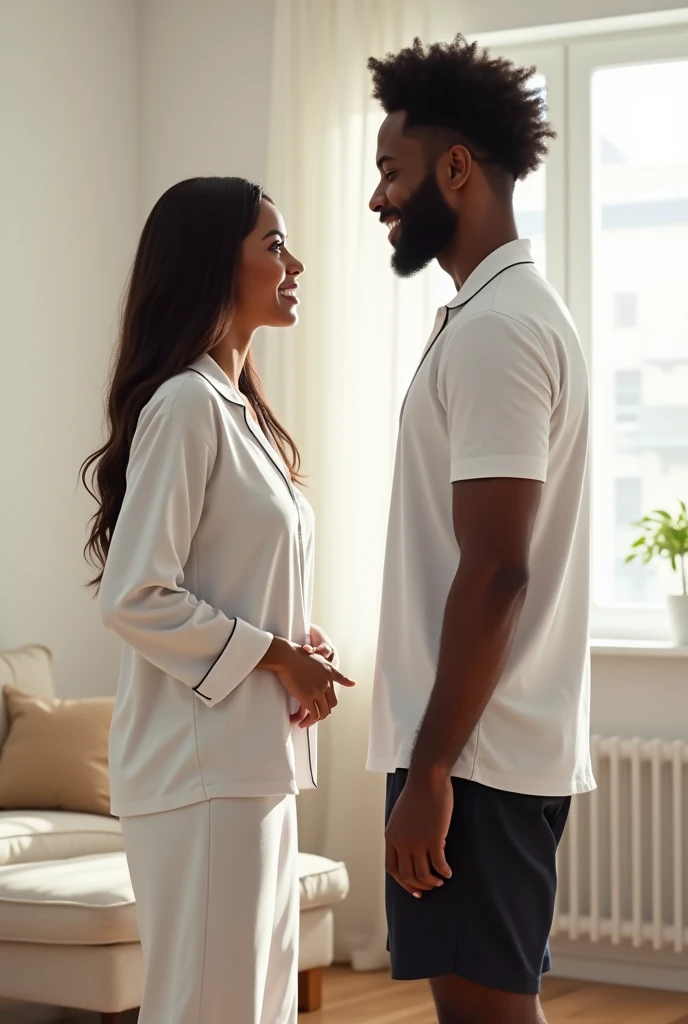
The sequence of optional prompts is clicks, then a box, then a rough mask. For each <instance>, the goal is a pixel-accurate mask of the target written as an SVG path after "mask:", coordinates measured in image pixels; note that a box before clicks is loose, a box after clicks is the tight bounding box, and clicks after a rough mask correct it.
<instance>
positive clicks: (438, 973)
mask: <svg viewBox="0 0 688 1024" xmlns="http://www.w3.org/2000/svg"><path fill="white" fill-rule="evenodd" d="M369 67H370V69H371V70H372V73H373V81H374V95H375V97H376V98H377V99H378V100H379V101H380V103H381V104H382V106H383V108H384V110H385V112H386V114H387V117H386V120H385V121H384V123H383V125H382V127H381V129H380V134H379V140H378V154H377V164H378V167H379V169H380V182H379V185H378V186H377V188H376V189H375V193H374V195H373V197H372V199H371V201H370V207H371V209H372V210H373V211H374V212H375V213H376V214H378V215H379V217H380V220H381V221H383V222H385V223H386V224H387V225H388V226H389V227H390V229H391V230H390V235H389V239H390V242H391V244H392V246H393V248H394V254H393V256H392V265H393V267H394V269H395V270H396V272H397V273H398V274H399V275H401V276H402V277H408V276H411V275H412V274H415V273H416V272H417V271H419V270H421V269H422V268H423V267H425V266H426V265H427V264H428V263H429V262H430V261H431V260H432V259H437V260H438V262H439V264H440V266H441V267H442V269H443V270H445V271H446V272H447V273H448V274H449V275H450V276H451V277H452V278H453V279H454V281H455V283H456V286H457V288H458V294H457V296H456V298H455V299H453V300H452V301H451V302H450V303H449V304H448V306H447V307H446V308H443V309H441V310H440V312H439V315H438V318H437V322H436V325H435V329H434V330H433V333H432V335H431V340H430V342H429V343H428V345H427V347H426V349H425V352H424V354H423V357H422V359H421V362H420V366H419V368H418V370H417V372H416V375H415V377H414V379H413V381H412V383H411V386H410V389H409V391H408V394H407V396H406V400H405V403H404V407H403V410H402V416H401V425H400V435H399V444H398V449H397V457H396V469H395V476H394V487H393V496H392V506H391V515H390V523H389V534H388V541H387V554H386V562H385V578H384V588H383V600H382V616H381V625H380V639H379V648H378V661H377V669H376V679H375V692H374V700H373V718H372V729H371V740H370V756H369V768H370V769H371V770H374V771H382V772H385V773H387V774H388V784H387V794H388V799H387V817H388V823H387V831H386V851H387V854H386V858H387V859H386V867H387V872H388V878H387V914H388V924H389V948H390V952H391V957H392V971H393V975H394V977H395V978H397V979H411V978H429V979H430V983H431V987H432V992H433V995H434V999H435V1003H436V1006H437V1014H438V1019H439V1021H440V1024H542V1022H544V1020H545V1018H544V1015H543V1012H542V1008H541V1006H540V1001H539V996H538V993H539V990H540V977H541V974H542V972H543V971H546V970H548V969H549V953H548V949H547V939H548V935H549V930H550V927H551V923H552V914H553V906H554V894H555V888H556V867H555V853H556V848H557V844H558V842H559V840H560V838H561V835H562V831H563V828H564V824H565V821H566V816H567V813H568V809H569V802H570V797H571V794H573V793H581V792H584V791H586V790H590V789H592V788H594V781H593V778H592V773H591V767H590V758H589V742H588V729H589V725H588V718H589V715H588V702H589V681H588V680H589V677H588V667H587V666H588V571H589V569H588V529H587V511H586V508H585V506H584V505H583V502H582V495H583V490H584V477H585V465H586V451H587V440H588V385H587V375H586V369H585V364H584V359H583V355H582V352H581V348H580V344H579V341H578V337H577V335H576V330H575V327H574V325H573V323H572V320H571V317H570V315H569V313H568V311H567V310H566V308H565V307H564V305H563V303H562V302H561V300H560V299H559V297H558V296H557V295H556V293H555V292H554V291H553V289H552V288H551V287H550V286H549V285H548V284H547V282H546V281H545V280H544V279H543V278H542V277H541V276H540V274H539V273H538V271H537V270H536V268H535V267H534V266H533V262H532V257H531V254H530V247H529V244H528V243H527V242H525V241H520V240H519V239H518V234H517V230H516V223H515V219H514V211H513V191H514V184H515V182H516V180H517V179H520V178H523V177H525V176H526V175H527V174H528V173H529V172H530V171H533V170H535V169H536V168H537V167H538V165H539V164H540V162H541V160H542V159H543V157H544V155H545V153H546V143H547V140H548V139H549V138H551V137H552V136H553V134H554V133H553V132H552V130H551V128H550V127H549V125H548V124H547V123H546V121H545V116H544V103H543V99H542V97H541V95H540V94H539V93H538V92H537V90H535V89H534V88H533V87H532V86H531V85H530V84H529V81H530V78H531V75H532V73H533V69H528V70H526V69H522V68H516V67H514V66H513V65H511V64H510V63H508V62H507V61H505V60H502V59H497V58H491V57H490V56H489V55H488V54H486V53H485V52H484V51H481V50H479V49H478V48H477V46H476V45H475V44H471V45H469V44H468V43H467V42H466V40H465V39H464V38H463V37H461V36H457V38H456V39H455V40H454V42H453V43H451V44H448V45H446V44H436V45H432V46H429V47H427V48H426V47H424V46H423V45H422V44H421V43H420V41H419V40H416V41H415V43H414V45H413V46H412V47H410V48H408V49H404V50H402V51H401V52H400V53H398V54H396V55H388V56H387V57H386V58H384V59H382V60H377V59H371V60H370V62H369Z"/></svg>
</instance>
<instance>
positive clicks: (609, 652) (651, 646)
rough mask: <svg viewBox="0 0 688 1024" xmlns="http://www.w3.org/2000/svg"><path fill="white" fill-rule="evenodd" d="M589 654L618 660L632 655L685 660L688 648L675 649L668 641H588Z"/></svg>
mask: <svg viewBox="0 0 688 1024" xmlns="http://www.w3.org/2000/svg"><path fill="white" fill-rule="evenodd" d="M590 653H591V654H592V655H593V656H594V657H608V658H612V657H613V658H618V657H625V656H628V655H632V656H633V657H636V658H687V659H688V647H677V646H676V644H673V643H671V641H670V640H602V639H597V638H594V639H591V640H590Z"/></svg>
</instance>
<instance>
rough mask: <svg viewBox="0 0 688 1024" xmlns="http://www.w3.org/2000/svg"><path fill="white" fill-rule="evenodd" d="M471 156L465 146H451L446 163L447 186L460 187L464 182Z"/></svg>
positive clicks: (471, 161) (469, 166)
mask: <svg viewBox="0 0 688 1024" xmlns="http://www.w3.org/2000/svg"><path fill="white" fill-rule="evenodd" d="M472 163H473V158H472V156H471V154H470V153H469V151H468V150H467V149H466V147H465V146H452V148H451V149H450V150H449V162H448V164H447V172H448V176H449V178H448V182H447V184H448V185H449V188H451V189H460V188H461V187H462V186H463V185H465V184H466V180H467V178H468V175H469V174H470V171H471V166H472Z"/></svg>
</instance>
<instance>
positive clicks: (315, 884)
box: [298, 853, 349, 910]
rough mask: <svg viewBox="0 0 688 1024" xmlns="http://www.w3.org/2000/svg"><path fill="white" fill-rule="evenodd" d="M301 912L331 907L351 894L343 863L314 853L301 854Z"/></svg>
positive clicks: (299, 863) (299, 864)
mask: <svg viewBox="0 0 688 1024" xmlns="http://www.w3.org/2000/svg"><path fill="white" fill-rule="evenodd" d="M298 866H299V886H300V892H301V910H312V909H314V908H315V907H331V906H334V905H335V903H341V901H342V900H344V899H346V897H347V896H348V894H349V875H348V873H347V870H346V866H345V865H344V864H342V862H341V861H335V860H328V858H327V857H318V856H316V854H314V853H300V854H299V862H298Z"/></svg>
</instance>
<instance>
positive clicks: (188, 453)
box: [99, 383, 273, 706]
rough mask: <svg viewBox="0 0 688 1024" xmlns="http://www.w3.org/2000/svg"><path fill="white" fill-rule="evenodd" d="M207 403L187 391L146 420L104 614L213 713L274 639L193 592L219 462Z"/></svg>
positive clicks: (106, 585) (112, 554)
mask: <svg viewBox="0 0 688 1024" xmlns="http://www.w3.org/2000/svg"><path fill="white" fill-rule="evenodd" d="M203 397H204V396H203V395H202V393H200V392H199V391H197V390H195V389H194V387H193V384H192V383H185V384H184V385H182V389H181V391H180V392H179V394H178V395H177V397H176V398H175V399H174V400H172V399H170V398H169V397H168V398H167V399H165V400H163V401H162V402H159V403H157V404H156V402H155V399H154V400H153V402H152V403H151V404H150V405H149V406H148V407H146V408H145V409H144V410H143V412H142V414H141V417H140V419H139V424H138V426H137V429H136V433H135V436H134V440H133V443H132V446H131V452H130V457H129V464H128V468H127V486H126V494H125V498H124V502H123V504H122V509H121V511H120V514H119V518H118V520H117V524H116V526H115V529H114V532H113V536H112V543H111V545H110V550H109V552H108V557H107V562H106V565H105V571H104V574H103V579H102V583H101V587H100V594H99V607H100V612H101V617H102V619H103V622H104V623H105V625H106V626H108V627H109V628H110V629H112V630H113V632H115V633H116V634H117V635H118V636H120V637H121V639H122V640H124V641H125V643H127V644H129V645H130V646H131V647H133V648H134V649H135V650H136V651H138V652H139V653H140V654H141V655H142V656H143V657H144V658H146V659H147V660H148V661H150V662H151V663H152V664H153V665H155V666H156V667H157V668H159V669H160V670H161V671H162V672H164V673H165V674H166V675H169V676H171V677H172V678H174V679H177V680H179V681H180V682H181V683H184V684H185V685H186V686H188V687H190V688H191V689H193V690H194V691H195V693H196V694H197V696H198V697H199V698H200V699H201V700H202V701H203V703H205V704H207V705H209V706H213V705H215V704H218V703H219V702H220V701H221V700H223V698H224V697H226V696H227V695H228V694H229V693H231V692H232V690H234V689H235V688H236V687H237V686H239V684H240V683H241V682H242V681H243V680H244V679H245V678H246V677H247V676H248V675H249V673H250V672H251V671H252V670H253V669H254V668H255V666H256V665H257V664H258V662H259V661H260V660H261V658H262V657H263V655H264V654H265V652H266V651H267V649H268V647H269V646H270V644H271V642H272V639H273V637H272V634H271V633H268V632H266V631H264V630H262V629H257V628H256V627H254V626H252V625H251V624H250V623H248V622H245V621H243V620H242V619H239V618H231V617H230V616H228V615H226V614H224V612H222V611H220V610H219V609H217V608H214V607H212V605H210V604H208V602H206V601H204V600H202V599H201V598H200V597H198V596H196V595H195V594H194V593H193V586H192V583H193V553H192V542H193V538H194V534H195V532H196V528H197V526H198V524H199V521H200V518H201V514H202V511H203V505H204V501H205V495H206V486H207V483H208V481H209V479H210V474H211V473H212V470H213V466H214V463H215V448H214V438H213V436H212V424H211V429H208V428H207V425H206V424H205V422H204V421H206V420H207V419H208V415H209V414H208V411H207V401H206V402H205V403H203ZM218 543H222V541H221V539H219V540H218Z"/></svg>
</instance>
